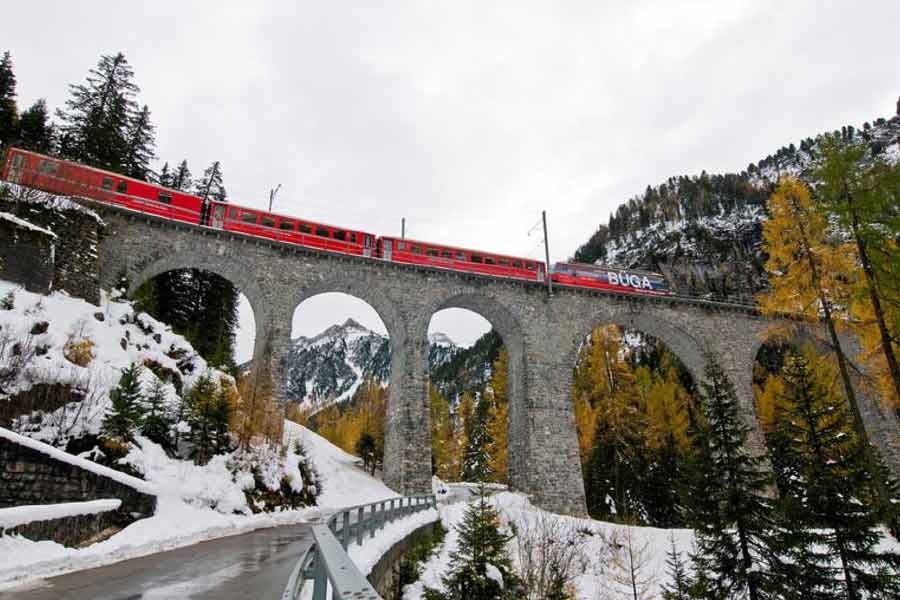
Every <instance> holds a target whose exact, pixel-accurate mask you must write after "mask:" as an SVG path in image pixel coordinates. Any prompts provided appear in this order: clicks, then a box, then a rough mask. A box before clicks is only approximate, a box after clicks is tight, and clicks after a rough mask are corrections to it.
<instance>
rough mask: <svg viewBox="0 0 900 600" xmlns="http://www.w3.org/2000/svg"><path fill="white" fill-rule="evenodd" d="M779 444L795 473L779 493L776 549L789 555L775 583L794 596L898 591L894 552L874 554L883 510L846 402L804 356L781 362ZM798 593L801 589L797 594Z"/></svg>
mask: <svg viewBox="0 0 900 600" xmlns="http://www.w3.org/2000/svg"><path fill="white" fill-rule="evenodd" d="M784 379H785V384H786V385H785V388H784V397H783V398H782V407H783V410H784V415H783V417H784V418H782V419H780V421H779V427H780V428H781V430H782V432H783V433H782V435H783V438H784V439H785V440H786V445H785V446H786V447H785V449H784V451H785V453H786V456H787V459H788V461H789V462H791V463H793V464H794V465H796V474H795V476H794V477H792V478H791V481H790V483H789V484H788V485H787V487H786V489H785V490H784V491H783V492H782V501H781V503H780V505H779V507H780V509H781V513H782V519H781V522H782V523H783V527H782V533H781V535H780V536H779V537H780V538H781V539H780V541H781V545H780V547H779V550H780V551H781V552H783V553H785V554H786V555H787V556H788V557H789V558H790V560H788V561H786V562H787V563H788V565H787V566H786V567H783V574H784V577H783V581H782V586H783V587H785V588H788V589H793V590H795V592H797V593H796V594H795V597H798V598H799V597H803V598H811V599H813V598H823V599H824V598H832V597H834V593H835V591H837V590H841V592H840V597H842V598H847V600H858V599H861V598H886V597H897V596H898V595H900V575H898V568H900V556H898V555H896V554H889V553H884V552H879V550H878V548H877V546H878V544H879V542H880V541H881V539H882V537H883V534H882V532H881V530H880V529H879V527H878V524H879V521H880V519H881V518H882V514H881V513H880V510H879V504H878V503H877V500H876V499H877V498H878V495H877V490H875V489H874V487H873V485H872V482H873V480H874V478H875V477H876V476H880V475H881V473H871V472H870V471H869V467H868V462H867V460H866V456H865V452H864V451H863V450H862V448H861V447H860V442H859V439H858V438H857V437H856V435H855V433H854V431H853V427H852V422H851V419H850V416H849V415H848V414H847V408H846V404H845V403H844V402H843V401H842V399H841V398H840V397H839V396H836V395H835V394H834V393H833V391H832V390H830V389H829V388H828V387H827V385H828V384H827V383H826V384H823V382H822V381H821V378H817V377H815V376H814V375H813V373H812V372H811V369H810V365H809V363H808V361H807V360H806V359H805V358H804V357H803V356H799V355H791V356H789V357H788V359H787V360H786V363H785V367H784ZM800 592H802V593H800Z"/></svg>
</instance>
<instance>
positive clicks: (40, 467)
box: [0, 438, 156, 544]
mask: <svg viewBox="0 0 900 600" xmlns="http://www.w3.org/2000/svg"><path fill="white" fill-rule="evenodd" d="M104 498H118V499H119V500H121V501H122V505H121V506H120V507H119V509H118V510H117V511H114V512H109V513H102V514H99V515H91V516H84V517H78V519H79V520H78V521H77V522H69V520H68V519H60V520H58V521H66V523H61V522H60V523H56V522H53V521H46V522H43V524H40V523H38V524H36V525H34V526H32V527H30V528H29V527H22V528H21V532H22V533H23V535H28V534H31V535H38V536H51V537H52V536H58V537H59V539H62V540H65V543H69V544H75V543H78V542H79V541H83V540H85V539H88V538H90V537H92V536H93V535H95V534H96V533H98V532H99V531H101V530H102V529H104V528H106V527H109V526H118V527H124V526H126V525H128V524H129V523H133V522H134V521H136V520H138V519H141V518H144V517H149V516H151V515H152V514H153V512H154V511H155V510H156V497H155V496H151V495H149V494H144V493H142V492H139V491H137V490H135V489H134V488H131V487H129V486H127V485H124V484H121V483H119V482H117V481H115V480H113V479H109V478H107V477H103V476H101V475H97V474H96V473H92V472H90V471H85V470H84V469H81V468H79V467H77V466H74V465H70V464H68V463H65V462H62V461H58V460H55V459H53V458H51V457H50V456H48V455H46V454H44V453H42V452H38V451H37V450H33V449H31V448H27V447H25V446H20V445H19V444H15V443H13V442H11V441H9V440H7V439H5V438H0V508H7V507H11V506H23V505H32V504H57V503H60V502H84V501H87V500H100V499H104ZM61 525H63V526H64V531H60V532H57V533H53V531H54V529H55V528H56V527H58V526H61ZM40 539H47V537H40Z"/></svg>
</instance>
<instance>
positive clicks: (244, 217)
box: [241, 212, 257, 225]
mask: <svg viewBox="0 0 900 600" xmlns="http://www.w3.org/2000/svg"><path fill="white" fill-rule="evenodd" d="M256 217H257V215H256V213H252V212H245V213H241V221H243V222H244V223H253V224H254V225H256Z"/></svg>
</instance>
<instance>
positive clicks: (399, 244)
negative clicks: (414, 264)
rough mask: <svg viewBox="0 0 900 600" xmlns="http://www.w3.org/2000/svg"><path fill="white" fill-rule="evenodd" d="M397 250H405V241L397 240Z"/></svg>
mask: <svg viewBox="0 0 900 600" xmlns="http://www.w3.org/2000/svg"><path fill="white" fill-rule="evenodd" d="M397 250H406V242H397Z"/></svg>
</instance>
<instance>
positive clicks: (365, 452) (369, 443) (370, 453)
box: [354, 431, 376, 475]
mask: <svg viewBox="0 0 900 600" xmlns="http://www.w3.org/2000/svg"><path fill="white" fill-rule="evenodd" d="M354 450H355V452H356V455H357V456H358V457H360V458H361V459H363V469H365V470H366V471H368V470H369V468H370V467H371V469H372V474H373V475H374V474H375V464H376V460H375V438H374V437H372V434H371V433H369V432H368V431H364V432H363V434H362V435H361V436H359V439H358V440H357V441H356V446H355V448H354Z"/></svg>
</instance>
